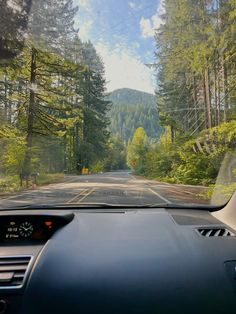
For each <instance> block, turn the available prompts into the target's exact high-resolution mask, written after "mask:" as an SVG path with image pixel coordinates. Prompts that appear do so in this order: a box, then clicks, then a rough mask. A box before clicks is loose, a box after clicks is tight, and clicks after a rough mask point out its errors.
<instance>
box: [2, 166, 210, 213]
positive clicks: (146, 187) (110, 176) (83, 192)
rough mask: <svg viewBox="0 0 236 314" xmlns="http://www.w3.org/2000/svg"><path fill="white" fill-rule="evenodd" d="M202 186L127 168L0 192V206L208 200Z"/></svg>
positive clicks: (126, 203) (193, 201) (166, 202)
mask: <svg viewBox="0 0 236 314" xmlns="http://www.w3.org/2000/svg"><path fill="white" fill-rule="evenodd" d="M203 191H204V187H196V186H189V185H176V184H168V183H163V182H156V181H153V180H147V179H144V178H141V177H136V176H134V175H132V174H131V173H130V172H128V171H120V172H107V173H103V174H97V175H83V176H67V177H65V180H64V182H61V183H55V184H50V185H47V186H43V187H39V188H36V189H34V190H27V191H23V192H20V193H18V194H15V195H11V196H4V197H3V196H1V198H0V208H7V207H15V206H23V205H30V204H34V205H40V204H56V203H58V204H64V203H68V204H74V203H76V204H82V203H108V204H121V205H145V204H151V203H152V204H176V203H177V204H180V203H188V204H191V203H192V204H193V203H195V204H199V203H200V204H204V203H205V204H207V203H208V202H207V201H205V200H203V199H201V198H200V197H199V196H198V195H199V194H200V193H202V192H203Z"/></svg>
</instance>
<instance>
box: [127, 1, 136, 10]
mask: <svg viewBox="0 0 236 314" xmlns="http://www.w3.org/2000/svg"><path fill="white" fill-rule="evenodd" d="M128 5H129V7H130V8H131V9H135V7H136V6H135V3H134V2H132V1H130V2H128Z"/></svg>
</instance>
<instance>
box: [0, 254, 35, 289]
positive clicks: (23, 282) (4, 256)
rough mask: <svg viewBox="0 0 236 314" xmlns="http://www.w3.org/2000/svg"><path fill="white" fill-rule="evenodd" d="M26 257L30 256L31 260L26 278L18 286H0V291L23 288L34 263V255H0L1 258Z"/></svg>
mask: <svg viewBox="0 0 236 314" xmlns="http://www.w3.org/2000/svg"><path fill="white" fill-rule="evenodd" d="M21 257H22V258H26V257H29V258H30V260H29V263H28V266H27V268H26V271H25V275H24V279H23V281H22V284H21V285H18V286H5V287H0V291H3V290H13V289H14V290H15V289H17V290H19V289H22V288H23V287H24V285H25V282H26V280H27V278H28V275H29V272H30V269H31V267H32V264H33V258H34V257H33V255H0V259H1V258H21Z"/></svg>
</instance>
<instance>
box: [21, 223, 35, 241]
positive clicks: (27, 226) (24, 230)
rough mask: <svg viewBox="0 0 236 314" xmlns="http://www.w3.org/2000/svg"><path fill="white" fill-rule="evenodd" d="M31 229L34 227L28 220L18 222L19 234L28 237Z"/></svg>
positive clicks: (31, 231)
mask: <svg viewBox="0 0 236 314" xmlns="http://www.w3.org/2000/svg"><path fill="white" fill-rule="evenodd" d="M33 231H34V227H33V225H32V224H31V223H30V222H28V221H25V222H22V223H21V224H20V226H19V230H18V232H19V234H20V236H21V237H23V238H28V237H30V236H31V235H32V233H33Z"/></svg>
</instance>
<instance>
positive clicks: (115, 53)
mask: <svg viewBox="0 0 236 314" xmlns="http://www.w3.org/2000/svg"><path fill="white" fill-rule="evenodd" d="M95 47H96V50H97V52H98V53H99V55H100V56H101V57H102V59H103V62H104V64H105V72H106V79H107V81H108V84H107V89H108V91H109V92H110V91H113V90H115V89H118V88H124V87H127V88H133V89H137V90H142V91H146V92H149V93H153V92H154V78H153V73H152V71H151V70H150V69H149V68H148V67H147V66H145V65H144V64H143V63H142V62H141V61H140V60H139V58H138V57H137V56H136V55H135V53H134V52H133V51H132V50H128V49H127V48H125V47H119V48H116V49H113V50H111V49H109V48H108V46H106V45H105V44H103V43H98V44H96V45H95Z"/></svg>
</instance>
